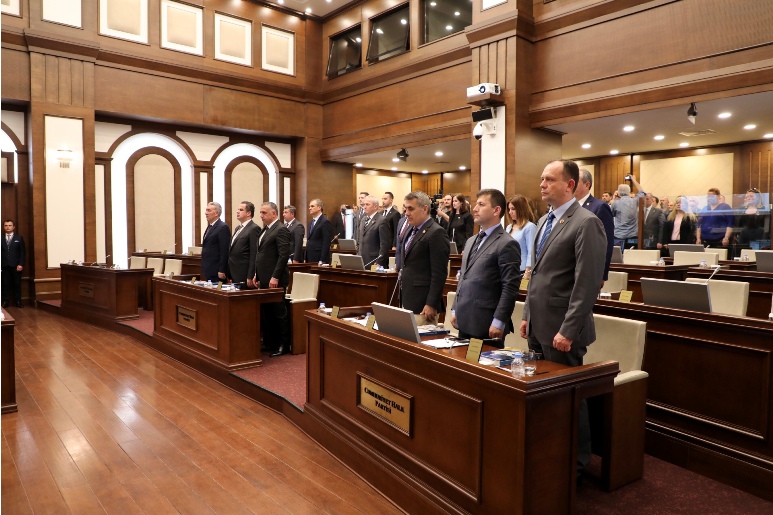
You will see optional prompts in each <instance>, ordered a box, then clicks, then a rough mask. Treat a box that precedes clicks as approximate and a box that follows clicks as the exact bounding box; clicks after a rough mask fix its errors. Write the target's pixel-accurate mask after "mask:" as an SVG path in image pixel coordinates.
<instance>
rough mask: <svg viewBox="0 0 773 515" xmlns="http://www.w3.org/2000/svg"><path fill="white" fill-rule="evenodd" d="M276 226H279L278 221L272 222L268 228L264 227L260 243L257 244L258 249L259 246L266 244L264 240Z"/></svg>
mask: <svg viewBox="0 0 773 515" xmlns="http://www.w3.org/2000/svg"><path fill="white" fill-rule="evenodd" d="M277 227H279V223H274V225H272V226H271V228H270V229H265V228H264V230H263V237H262V238H261V239H260V244H258V250H260V248H261V247H262V246H263V245H265V244H266V240H268V239H269V238H270V237H271V234H272V233H273V232H274V231H275V230H276V228H277Z"/></svg>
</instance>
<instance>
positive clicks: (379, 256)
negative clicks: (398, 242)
mask: <svg viewBox="0 0 773 515" xmlns="http://www.w3.org/2000/svg"><path fill="white" fill-rule="evenodd" d="M382 257H384V255H383V254H379V255H378V257H376V259H374V260H373V261H370V262H369V263H367V264H366V265H365V267H366V268H367V267H369V266H370V265H372V264H373V263H375V262H376V261H378V260H379V259H381V258H382Z"/></svg>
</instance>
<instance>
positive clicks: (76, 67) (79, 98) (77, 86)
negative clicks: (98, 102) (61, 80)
mask: <svg viewBox="0 0 773 515" xmlns="http://www.w3.org/2000/svg"><path fill="white" fill-rule="evenodd" d="M70 74H71V75H70V77H71V78H70V80H71V83H70V102H69V103H71V104H72V105H74V106H84V102H83V99H84V92H85V90H84V86H85V84H84V80H85V77H84V66H83V61H78V60H75V59H73V60H71V61H70Z"/></svg>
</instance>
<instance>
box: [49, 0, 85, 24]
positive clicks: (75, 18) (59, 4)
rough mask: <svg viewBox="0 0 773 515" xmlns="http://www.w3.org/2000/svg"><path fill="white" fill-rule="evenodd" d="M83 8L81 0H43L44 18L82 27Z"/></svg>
mask: <svg viewBox="0 0 773 515" xmlns="http://www.w3.org/2000/svg"><path fill="white" fill-rule="evenodd" d="M81 9H82V6H81V0H43V19H44V20H46V21H52V22H55V23H62V24H64V25H71V26H73V27H80V26H81Z"/></svg>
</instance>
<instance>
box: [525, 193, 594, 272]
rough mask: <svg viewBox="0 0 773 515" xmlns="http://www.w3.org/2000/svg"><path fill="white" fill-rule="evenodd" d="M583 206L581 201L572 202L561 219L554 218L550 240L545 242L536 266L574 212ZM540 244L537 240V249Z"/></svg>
mask: <svg viewBox="0 0 773 515" xmlns="http://www.w3.org/2000/svg"><path fill="white" fill-rule="evenodd" d="M580 208H582V206H581V205H580V203H579V202H575V203H574V204H572V205H571V206H570V207H569V209H567V210H566V213H564V216H562V217H561V218H560V219H557V220H553V228H552V229H551V230H550V235H549V236H548V241H546V242H545V245H544V246H543V247H542V253H540V255H539V257H538V258H537V261H536V262H535V263H534V266H535V267H536V266H537V263H539V262H540V260H541V259H542V256H544V255H545V253H546V252H547V250H548V247H550V244H551V243H552V242H553V240H555V239H556V238H557V237H558V234H559V233H560V232H561V231H562V230H563V228H564V227H566V226H567V225H568V223H569V219H570V218H571V217H572V215H574V212H575V211H577V209H580ZM545 220H547V216H546V217H545ZM544 224H545V222H544V221H543V222H542V224H540V229H541V228H542V225H544ZM537 235H539V230H538V231H537ZM537 246H539V242H535V247H534V248H535V249H536V248H537Z"/></svg>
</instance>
